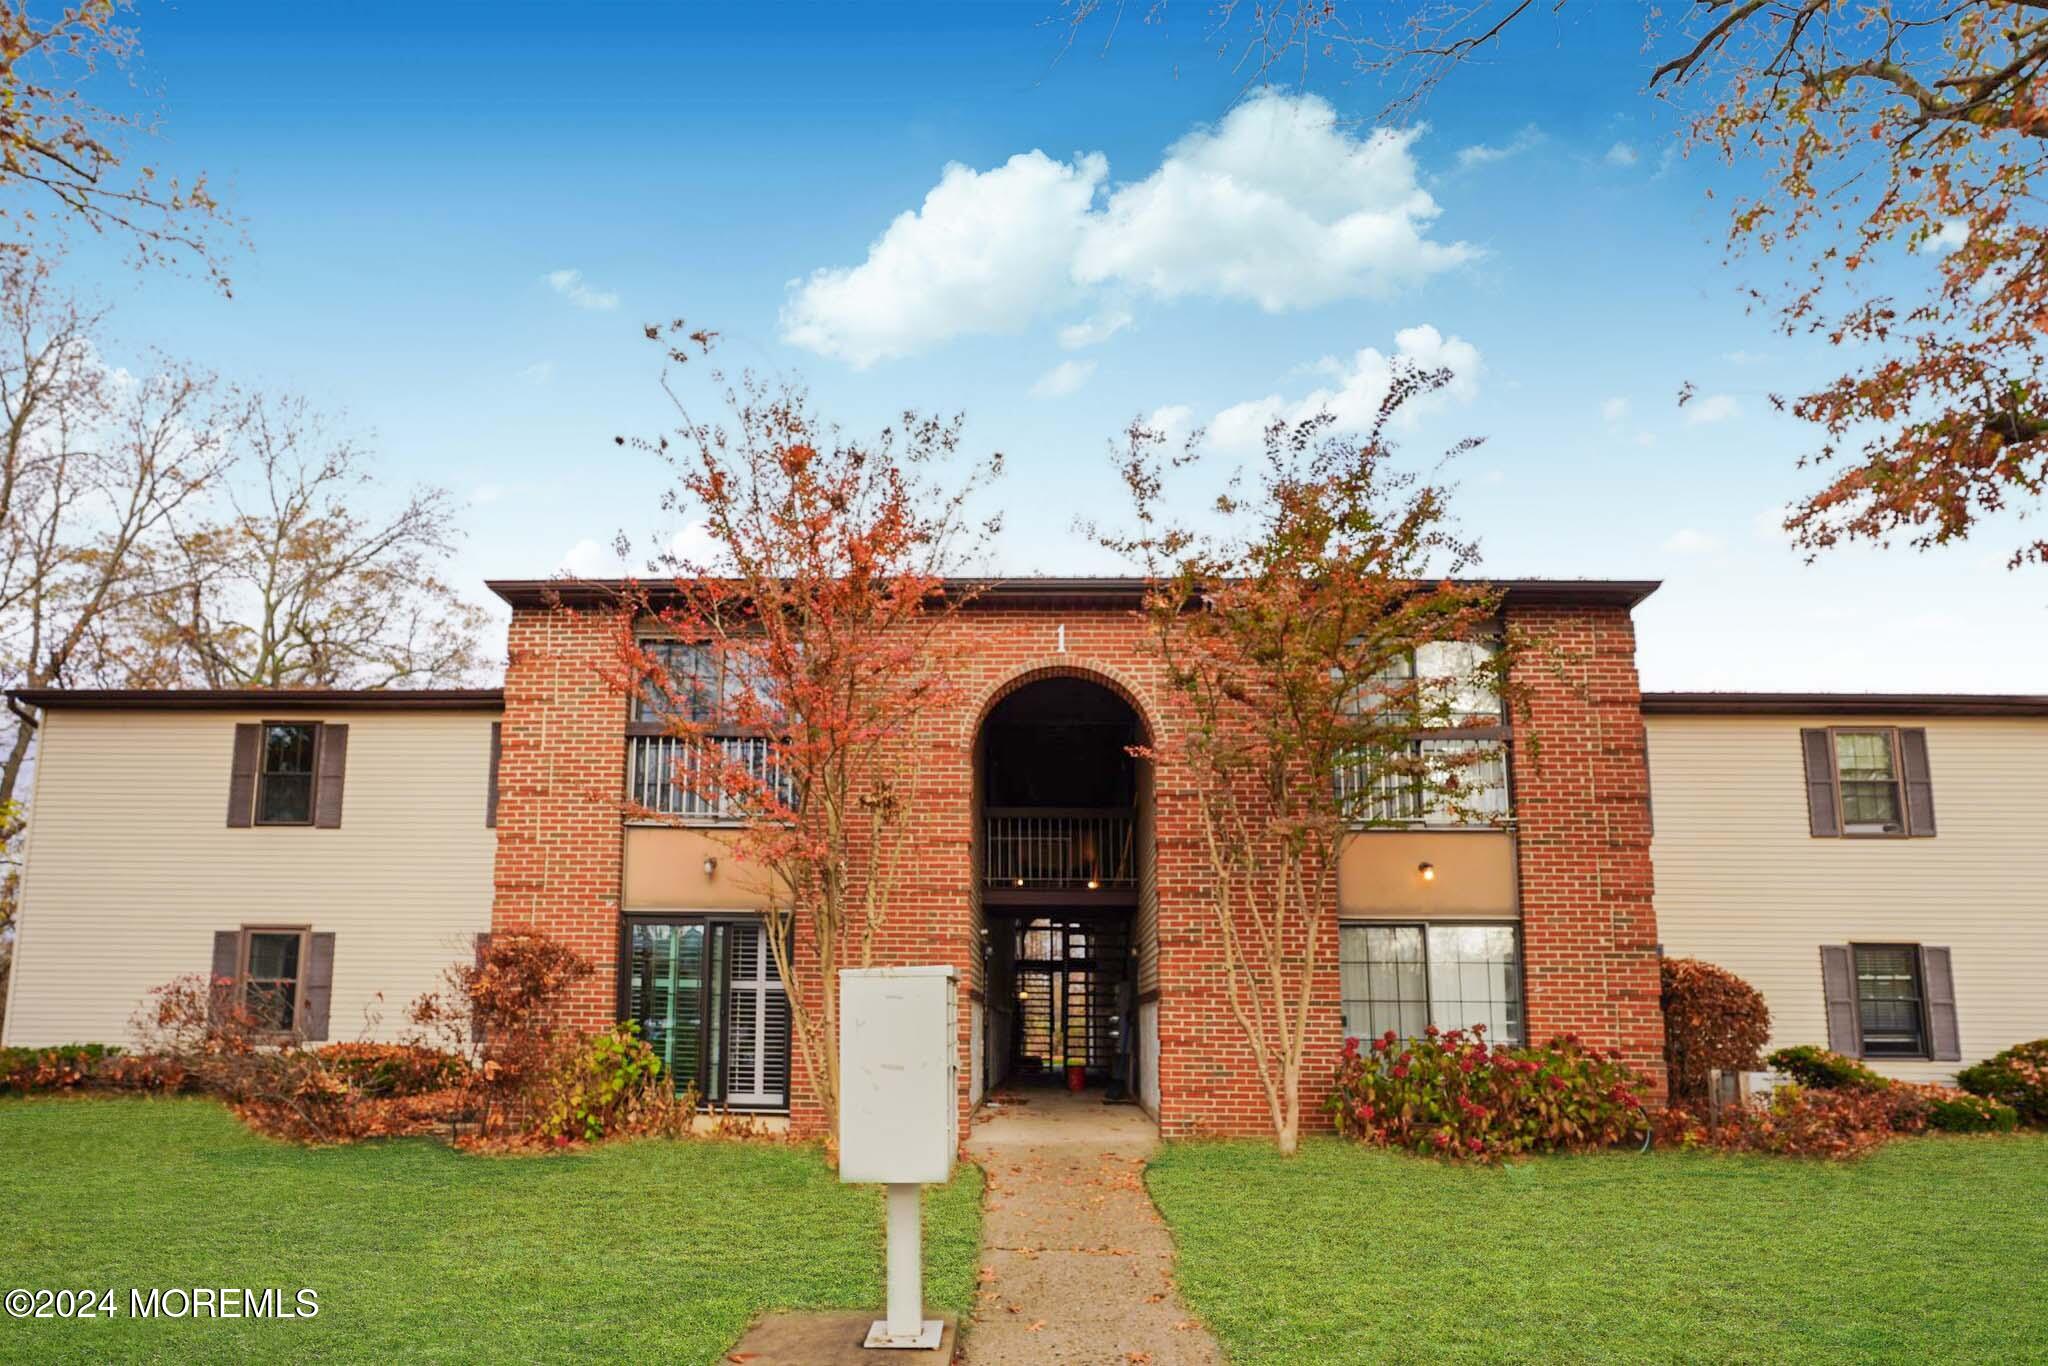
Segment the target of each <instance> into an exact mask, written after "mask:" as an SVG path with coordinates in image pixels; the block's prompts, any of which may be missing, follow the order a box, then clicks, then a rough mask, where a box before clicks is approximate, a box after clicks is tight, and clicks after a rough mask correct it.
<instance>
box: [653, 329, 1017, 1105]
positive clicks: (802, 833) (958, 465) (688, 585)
mask: <svg viewBox="0 0 2048 1366" xmlns="http://www.w3.org/2000/svg"><path fill="white" fill-rule="evenodd" d="M648 335H649V337H650V339H652V340H654V341H656V342H657V343H658V344H660V345H662V346H663V347H664V348H665V349H666V350H667V353H668V356H669V359H670V361H671V363H672V364H680V363H682V362H685V361H688V360H689V359H690V358H691V357H692V355H693V354H695V355H702V354H705V353H708V352H709V351H710V350H711V349H712V346H713V342H714V339H713V336H712V334H709V333H705V332H691V331H689V330H688V329H687V328H686V327H685V326H684V324H682V323H680V322H678V323H675V324H672V325H671V326H669V327H667V328H651V329H649V332H648ZM673 374H674V371H673V370H671V372H670V375H673ZM713 381H714V383H715V384H716V385H718V386H719V388H720V390H721V392H722V396H723V404H724V407H725V409H726V417H725V420H724V421H721V422H708V423H707V422H700V421H698V420H696V419H695V418H694V417H693V416H692V415H691V413H690V411H689V409H688V407H687V405H686V404H685V402H684V400H683V399H682V397H681V396H680V394H679V391H678V390H677V388H676V387H675V386H674V385H673V383H672V382H671V380H670V378H669V377H668V376H665V377H664V381H663V388H664V392H665V393H666V394H667V395H668V397H669V399H670V400H671V402H672V403H673V404H674V405H675V409H676V412H677V415H678V419H679V421H678V423H677V425H676V427H675V428H674V430H673V431H672V432H671V433H670V434H668V435H666V436H662V437H658V438H654V439H652V440H642V441H624V440H623V439H622V444H628V445H633V446H637V447H639V448H641V449H644V450H647V451H649V452H651V453H652V454H654V455H656V456H657V457H659V458H660V459H662V460H664V461H665V462H667V463H668V464H669V465H670V466H671V468H672V469H673V470H674V473H675V479H676V485H675V487H674V488H673V489H672V490H671V492H670V493H669V494H668V495H667V497H666V499H665V506H667V507H668V508H669V509H670V510H672V511H675V512H677V513H679V514H681V515H688V516H699V517H701V518H702V519H703V529H704V531H705V533H706V535H707V536H708V539H709V542H710V545H711V547H712V549H711V552H710V554H708V555H707V556H706V557H704V558H703V559H701V560H700V559H695V558H691V557H689V556H686V555H679V554H675V553H670V554H666V555H664V556H662V557H661V558H660V560H659V561H658V562H657V563H658V564H659V567H660V568H661V570H662V574H661V581H660V582H659V583H656V584H649V585H642V586H639V587H636V588H635V589H633V590H632V597H633V600H632V601H630V602H629V603H627V604H626V606H627V607H628V608H629V609H630V610H629V611H628V612H627V613H625V614H623V615H622V619H621V624H622V634H621V638H620V642H619V646H620V651H621V655H622V659H623V661H624V665H625V667H624V669H623V671H622V674H623V677H624V679H625V681H626V684H627V686H630V687H633V688H636V689H639V690H640V691H641V695H642V696H646V697H649V698H651V699H653V700H654V701H655V703H656V708H655V709H656V710H657V711H658V712H659V713H660V714H661V715H662V716H663V718H664V723H665V728H666V730H667V731H668V733H669V734H671V735H673V736H675V737H677V738H678V739H679V740H680V742H681V743H680V744H679V745H678V746H677V751H678V754H679V756H680V757H679V758H678V759H677V761H676V772H675V775H674V776H675V781H676V783H677V784H678V786H679V788H680V789H682V790H687V791H688V792H689V793H690V794H691V799H692V800H693V801H694V802H698V803H702V804H705V805H707V806H708V807H710V808H712V809H717V810H720V811H722V812H725V813H727V814H728V815H729V816H731V817H733V818H734V819H735V820H736V822H737V823H736V824H735V826H734V828H733V830H732V832H731V836H730V839H731V847H732V849H733V851H734V856H735V858H736V859H737V860H739V861H740V862H742V863H744V864H749V865H753V866H755V867H757V868H759V869H761V870H763V871H764V872H765V873H767V874H768V875H769V881H770V883H771V885H772V888H773V898H772V903H773V904H772V905H771V907H770V909H769V911H768V913H767V915H768V926H767V928H768V930H769V933H768V936H767V938H768V941H769V944H770V946H771V948H772V951H773V953H774V955H775V964H776V968H777V970H778V971H779V972H780V974H781V976H782V980H783V981H784V982H785V983H787V984H788V985H789V1003H790V1014H791V1021H792V1025H793V1030H792V1032H793V1035H794V1041H795V1044H796V1049H797V1053H798V1056H799V1058H800V1060H801V1062H802V1065H803V1068H804V1071H805V1072H806V1073H807V1074H808V1076H809V1078H810V1084H811V1087H812V1090H813V1092H814V1094H815V1095H816V1096H817V1098H818V1100H819V1101H820V1102H821V1103H822V1105H823V1107H824V1109H825V1112H826V1116H827V1120H828V1122H831V1121H833V1120H835V1119H836V1116H837V1107H838V1097H839V1071H838V1068H839V1061H838V1038H839V992H838V987H839V981H838V974H839V969H840V967H841V966H842V965H850V966H861V967H868V966H872V965H873V963H874V961H875V955H876V942H877V938H878V936H879V934H880V932H881V930H882V927H883V925H884V923H885V922H886V921H887V919H888V916H889V913H890V906H891V900H892V896H893V894H894V892H895V890H896V888H897V886H898V885H899V882H900V880H901V874H902V871H903V869H904V867H905V864H906V860H908V859H911V858H914V857H915V856H916V854H917V852H918V847H919V846H918V842H917V839H916V838H915V837H914V836H913V834H912V833H911V830H910V827H909V824H908V822H907V820H906V817H907V814H908V812H907V810H906V802H907V800H908V797H909V794H910V793H911V792H912V791H913V790H914V788H915V786H916V775H917V767H918V764H919V762H920V758H921V747H920V746H919V745H918V744H916V743H914V732H915V730H916V726H917V723H918V719H919V717H920V716H921V715H924V714H927V713H930V712H932V711H933V710H935V709H936V708H938V707H940V706H942V705H943V704H945V703H946V702H948V701H950V700H952V699H954V698H955V697H956V696H957V695H958V684H957V683H956V681H955V677H954V673H955V671H954V668H953V666H954V664H955V663H956V659H955V656H954V652H953V651H952V649H951V647H950V646H949V645H947V643H946V641H945V633H944V632H943V630H942V629H941V628H942V627H943V625H944V623H945V622H946V620H947V618H948V617H949V616H950V615H951V613H953V612H954V611H957V610H958V609H959V608H960V606H961V605H962V602H963V601H964V596H963V595H962V594H961V593H960V592H958V591H957V590H955V591H949V585H948V576H949V575H950V574H951V573H953V572H954V571H956V570H958V569H960V568H961V567H963V566H964V565H965V564H967V563H969V562H970V561H972V560H973V559H974V558H975V557H976V555H977V554H978V553H979V551H980V549H981V548H982V547H983V546H985V545H986V543H987V541H988V538H990V537H991V536H993V534H994V533H995V531H996V530H997V524H996V522H995V520H994V519H984V520H976V519H975V518H974V517H973V516H972V514H971V509H970V503H971V501H972V500H973V498H974V495H975V494H976V493H978V492H979V491H980V490H981V489H982V488H983V487H984V486H985V485H986V484H987V483H988V482H989V481H990V480H991V479H993V478H994V477H995V476H996V475H997V474H998V473H999V472H1000V469H1001V457H1000V456H999V455H997V456H990V457H987V458H985V459H978V460H966V459H963V458H962V456H961V452H960V445H961V436H960V434H961V420H960V419H959V418H958V417H953V418H936V417H928V416H920V415H918V414H915V413H905V414H904V415H903V419H902V422H901V425H899V426H892V427H889V428H886V429H884V430H883V431H881V432H880V433H878V434H877V435H875V436H873V437H871V438H868V439H864V440H857V439H853V438H850V437H848V436H846V435H845V434H844V433H842V432H841V431H840V430H839V429H838V428H837V427H834V426H832V425H830V424H829V423H826V422H825V421H823V420H821V419H820V418H819V416H818V415H817V413H816V412H815V411H813V409H812V407H811V404H810V401H809V398H808V395H807V394H806V392H805V391H804V390H803V389H802V388H801V387H800V386H798V385H796V384H794V383H793V382H788V381H783V382H775V383H770V382H764V381H761V380H759V379H757V378H755V377H753V376H751V375H746V376H742V377H740V379H739V380H737V381H736V382H732V383H728V382H727V381H726V379H725V378H724V377H723V376H722V375H718V374H714V375H713ZM650 618H651V619H652V620H653V621H655V622H656V623H658V625H659V628H660V634H661V636H662V637H664V638H665V640H664V642H657V643H654V644H652V645H649V644H648V643H646V642H645V641H644V639H643V637H642V633H641V632H640V631H636V630H635V629H633V623H634V622H635V621H637V622H638V623H640V624H641V626H643V627H644V625H645V623H646V622H647V621H648V620H649V619H650ZM668 642H672V643H673V645H675V646H677V647H681V648H667V647H666V644H667V643H668ZM849 958H850V960H851V962H850V963H849V962H848V960H849Z"/></svg>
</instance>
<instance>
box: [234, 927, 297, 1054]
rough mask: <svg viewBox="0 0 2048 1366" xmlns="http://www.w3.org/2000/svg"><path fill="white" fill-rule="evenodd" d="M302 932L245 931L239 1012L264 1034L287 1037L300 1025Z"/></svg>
mask: <svg viewBox="0 0 2048 1366" xmlns="http://www.w3.org/2000/svg"><path fill="white" fill-rule="evenodd" d="M306 937H307V936H306V932H305V931H304V930H246V931H244V932H243V934H242V962H241V971H240V973H239V974H238V976H239V982H238V986H239V988H240V990H241V997H242V1008H243V1009H244V1010H245V1011H247V1012H248V1014H249V1018H250V1020H251V1021H252V1022H253V1023H254V1024H255V1026H256V1027H257V1028H258V1029H260V1030H263V1031H265V1032H267V1033H274V1034H289V1033H291V1032H292V1031H293V1030H294V1029H297V1028H298V1027H299V1024H300V1019H299V1016H300V1013H301V1003H302V1002H303V1000H304V992H303V990H302V988H303V985H304V981H305V977H304V968H305V962H306Z"/></svg>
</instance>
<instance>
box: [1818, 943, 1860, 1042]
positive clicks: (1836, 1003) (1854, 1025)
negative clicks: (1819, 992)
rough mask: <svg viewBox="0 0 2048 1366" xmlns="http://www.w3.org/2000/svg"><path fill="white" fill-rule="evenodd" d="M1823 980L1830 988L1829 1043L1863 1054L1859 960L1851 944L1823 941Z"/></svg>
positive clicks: (1823, 984)
mask: <svg viewBox="0 0 2048 1366" xmlns="http://www.w3.org/2000/svg"><path fill="white" fill-rule="evenodd" d="M1820 980H1821V986H1822V988H1823V989H1824V990H1825V991H1826V992H1827V1001H1828V1047H1829V1048H1832V1049H1833V1050H1835V1052H1837V1053H1843V1054H1847V1055H1848V1056H1849V1057H1852V1058H1858V1057H1861V1056H1863V1030H1862V1024H1861V1021H1860V1020H1859V1018H1858V1013H1857V1010H1856V962H1855V959H1854V958H1853V957H1852V956H1851V955H1850V953H1849V946H1848V945H1847V944H1823V945H1821V950H1820Z"/></svg>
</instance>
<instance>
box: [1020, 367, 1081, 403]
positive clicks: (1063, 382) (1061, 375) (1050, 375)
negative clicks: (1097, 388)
mask: <svg viewBox="0 0 2048 1366" xmlns="http://www.w3.org/2000/svg"><path fill="white" fill-rule="evenodd" d="M1094 373H1095V362H1094V361H1092V360H1086V361H1083V360H1063V361H1061V362H1060V363H1059V364H1058V365H1055V366H1054V367H1053V368H1052V369H1050V370H1048V371H1046V372H1045V373H1044V374H1042V375H1040V376H1039V377H1038V382H1037V383H1035V384H1033V385H1032V386H1031V397H1033V398H1065V397H1066V396H1067V395H1068V394H1071V393H1073V392H1074V391H1075V390H1076V389H1079V388H1080V387H1081V386H1082V385H1084V384H1086V383H1087V382H1088V377H1089V376H1090V375H1092V374H1094Z"/></svg>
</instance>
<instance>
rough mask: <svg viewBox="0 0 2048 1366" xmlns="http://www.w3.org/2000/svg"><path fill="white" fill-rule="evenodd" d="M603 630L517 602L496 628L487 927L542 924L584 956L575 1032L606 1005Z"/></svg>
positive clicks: (612, 922) (610, 939)
mask: <svg viewBox="0 0 2048 1366" xmlns="http://www.w3.org/2000/svg"><path fill="white" fill-rule="evenodd" d="M613 631H614V626H613V624H612V623H611V622H610V621H609V620H608V619H606V618H605V617H603V616H600V615H593V614H584V613H571V612H568V611H566V610H555V609H549V608H540V609H524V608H522V609H519V610H516V611H514V612H513V614H512V625H511V629H510V631H509V633H508V636H507V661H506V668H505V722H504V732H503V736H504V745H503V749H502V751H501V753H500V757H499V768H498V863H497V875H496V880H495V888H496V892H495V899H494V900H493V902H492V907H491V926H492V928H493V929H494V930H498V931H504V930H512V929H521V928H532V929H538V930H542V931H545V932H546V933H547V934H549V935H552V936H553V937H554V938H556V939H559V940H561V941H562V942H563V943H565V944H569V945H571V946H572V947H574V948H575V949H576V950H577V951H578V952H580V953H582V954H583V955H584V956H585V957H586V958H588V959H589V960H590V961H591V963H592V964H593V965H594V966H595V967H596V969H597V971H596V972H595V973H594V974H593V975H592V976H591V978H590V979H589V981H588V982H586V983H585V984H584V987H583V988H582V990H581V991H580V992H579V993H578V995H577V998H576V1000H575V1002H574V1005H573V1008H572V1016H571V1017H572V1020H573V1022H574V1023H575V1024H576V1025H577V1026H579V1027H581V1028H584V1029H604V1028H608V1027H609V1026H610V1025H611V1023H612V1020H613V1019H614V1017H615V1016H616V1014H617V990H618V947H619V871H620V857H621V854H622V851H623V847H624V838H625V836H624V825H623V823H622V821H621V820H620V802H621V798H622V796H623V794H624V791H625V774H626V768H625V765H626V738H625V737H626V731H625V717H626V703H625V698H624V697H623V696H622V695H621V693H620V692H619V690H618V688H617V687H616V686H615V685H614V684H613V683H611V682H609V681H607V674H608V672H609V670H608V666H610V665H614V664H616V662H617V651H616V645H615V638H614V636H613Z"/></svg>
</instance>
